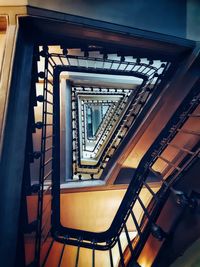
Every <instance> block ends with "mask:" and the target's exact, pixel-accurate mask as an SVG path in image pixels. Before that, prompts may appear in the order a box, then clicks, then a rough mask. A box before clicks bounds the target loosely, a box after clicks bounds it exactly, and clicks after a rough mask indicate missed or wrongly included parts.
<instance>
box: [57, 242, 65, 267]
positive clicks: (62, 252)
mask: <svg viewBox="0 0 200 267" xmlns="http://www.w3.org/2000/svg"><path fill="white" fill-rule="evenodd" d="M64 251H65V244H63V247H62V250H61V254H60V259H59V263H58V267H60V266H61V263H62V258H63V254H64Z"/></svg>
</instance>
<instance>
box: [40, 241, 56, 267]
mask: <svg viewBox="0 0 200 267" xmlns="http://www.w3.org/2000/svg"><path fill="white" fill-rule="evenodd" d="M53 243H54V239H52V240H51V244H50V246H49V248H48V251H47V253H46V255H45V258H44V261H43V263H42V265H41V267H44V266H45V264H46V262H47V259H48V257H49V254H50V251H51V249H52V246H53ZM36 264H37V265H36V266H40V263H39V262H38V263H36Z"/></svg>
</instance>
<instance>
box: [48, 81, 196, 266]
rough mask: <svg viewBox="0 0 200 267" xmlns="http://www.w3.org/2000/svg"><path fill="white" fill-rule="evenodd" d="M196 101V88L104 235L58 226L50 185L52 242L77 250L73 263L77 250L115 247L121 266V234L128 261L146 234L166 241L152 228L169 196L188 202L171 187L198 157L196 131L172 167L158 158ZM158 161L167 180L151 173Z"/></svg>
mask: <svg viewBox="0 0 200 267" xmlns="http://www.w3.org/2000/svg"><path fill="white" fill-rule="evenodd" d="M199 100H200V91H199V85H198V86H197V87H196V88H194V89H193V91H192V92H191V93H190V95H189V96H188V97H187V98H186V99H185V101H184V102H183V103H182V105H181V106H180V107H179V108H178V110H177V112H176V113H175V115H174V116H173V117H172V119H171V120H170V121H169V123H168V124H167V125H166V127H165V128H164V130H163V131H162V132H161V134H160V135H159V137H158V138H157V139H156V140H155V142H154V143H153V145H152V146H151V147H150V149H149V150H148V152H147V153H146V154H145V156H144V157H143V159H142V160H141V162H140V164H139V166H138V168H137V171H136V173H135V175H134V177H133V178H132V180H131V183H130V185H129V187H128V189H127V192H126V194H125V196H124V198H123V201H122V203H121V205H120V207H119V209H118V211H117V214H116V216H115V218H114V219H113V222H112V224H111V226H110V228H109V229H108V230H107V231H105V232H102V233H94V232H88V231H83V230H77V229H70V228H67V227H64V226H61V225H60V223H59V218H58V216H57V214H58V213H59V211H58V210H57V209H58V206H59V192H57V187H58V181H57V180H56V179H55V180H54V181H53V184H54V186H55V188H54V190H53V218H54V219H53V231H52V233H53V236H54V238H55V240H56V241H58V242H61V243H64V244H65V246H70V245H74V246H77V249H78V251H79V252H78V251H77V258H76V262H77V261H78V259H79V253H80V248H87V249H91V250H93V251H95V250H103V251H110V252H112V249H114V247H115V246H116V244H117V245H118V248H119V255H120V263H121V266H125V263H124V260H125V259H124V255H123V251H122V247H121V244H120V237H121V236H122V234H124V233H125V235H126V238H127V246H128V248H129V249H130V252H131V255H132V259H134V258H137V256H138V255H139V252H140V251H141V247H142V244H143V245H144V242H145V240H146V238H147V236H148V234H149V233H151V234H152V235H153V236H154V237H155V238H157V239H158V240H163V239H164V238H165V237H166V233H165V232H164V231H163V230H162V229H161V228H160V227H159V225H157V224H156V219H157V217H158V215H159V210H160V209H161V207H162V205H163V204H164V201H165V199H166V197H167V196H168V194H169V192H171V193H172V194H173V195H174V196H175V199H176V202H177V204H178V205H180V204H181V203H182V202H184V203H185V202H187V201H188V202H189V198H188V197H187V196H186V195H185V194H184V192H180V191H179V190H178V189H175V188H174V183H175V181H177V179H178V178H180V177H181V176H182V175H183V173H184V171H185V170H187V168H188V167H189V166H191V163H192V162H194V160H195V159H197V158H198V157H199V152H200V143H199V141H200V140H199V137H197V138H196V131H195V133H194V131H192V130H190V134H191V135H193V137H194V136H195V139H194V140H193V143H192V145H191V147H190V149H187V150H185V151H184V152H185V155H184V157H183V158H181V159H180V160H179V161H178V162H176V163H174V162H173V160H168V159H165V158H164V157H163V156H162V155H163V153H165V152H166V149H167V148H169V146H170V144H172V145H173V142H174V140H176V138H177V137H178V136H179V135H180V132H181V133H182V134H183V133H184V134H185V132H184V131H182V129H184V127H185V125H186V124H187V122H188V120H189V118H190V117H192V116H193V115H192V114H193V113H194V112H195V109H196V108H197V107H198V108H199ZM194 114H195V113H194ZM176 149H177V150H178V151H181V152H182V151H183V149H184V148H180V149H179V147H177V146H176ZM188 152H189V153H188ZM160 159H161V160H163V161H165V163H166V164H167V166H169V167H170V170H171V171H170V172H169V171H168V175H167V176H166V175H164V173H165V169H164V170H163V172H157V171H156V170H155V166H156V163H157V161H158V160H160ZM150 171H151V172H153V173H154V174H155V175H156V177H157V179H158V181H160V183H161V185H160V189H159V191H158V192H157V193H155V192H154V191H153V190H152V189H151V187H150V186H149V185H148V183H147V182H146V180H147V178H148V174H149V172H150ZM143 187H145V188H146V189H147V190H148V191H149V193H150V194H151V195H152V200H151V209H150V210H149V208H148V207H146V206H145V203H143V201H142V199H141V197H140V194H141V190H142V188H143ZM136 203H139V205H140V207H141V208H142V210H143V213H144V218H145V219H144V218H143V220H142V221H138V219H136V214H135V213H134V207H135V205H136ZM129 218H132V221H133V223H134V225H135V228H136V229H137V233H138V235H137V236H136V238H135V239H134V240H131V238H130V233H129V231H128V226H127V221H128V219H129ZM144 221H145V224H144ZM105 253H106V252H105ZM109 255H110V257H111V259H110V262H111V264H110V266H113V264H112V261H113V260H112V253H110V254H109Z"/></svg>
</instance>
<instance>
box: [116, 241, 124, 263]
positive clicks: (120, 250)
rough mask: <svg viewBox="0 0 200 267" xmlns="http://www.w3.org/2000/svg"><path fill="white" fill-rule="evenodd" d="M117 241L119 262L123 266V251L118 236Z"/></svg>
mask: <svg viewBox="0 0 200 267" xmlns="http://www.w3.org/2000/svg"><path fill="white" fill-rule="evenodd" d="M117 242H118V248H119V255H120V263H121V265H122V267H125V264H124V255H123V252H122V246H121V242H120V237H118V240H117Z"/></svg>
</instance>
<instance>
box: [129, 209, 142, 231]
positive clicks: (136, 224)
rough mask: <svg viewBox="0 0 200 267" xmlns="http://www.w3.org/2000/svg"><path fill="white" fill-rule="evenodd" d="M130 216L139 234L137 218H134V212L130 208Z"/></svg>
mask: <svg viewBox="0 0 200 267" xmlns="http://www.w3.org/2000/svg"><path fill="white" fill-rule="evenodd" d="M131 217H132V219H133V222H134V224H135V227H136V230H137V232H138V235H139V236H141V230H140V227H139V224H138V222H137V220H136V218H135V214H134V213H133V211H132V210H131Z"/></svg>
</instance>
